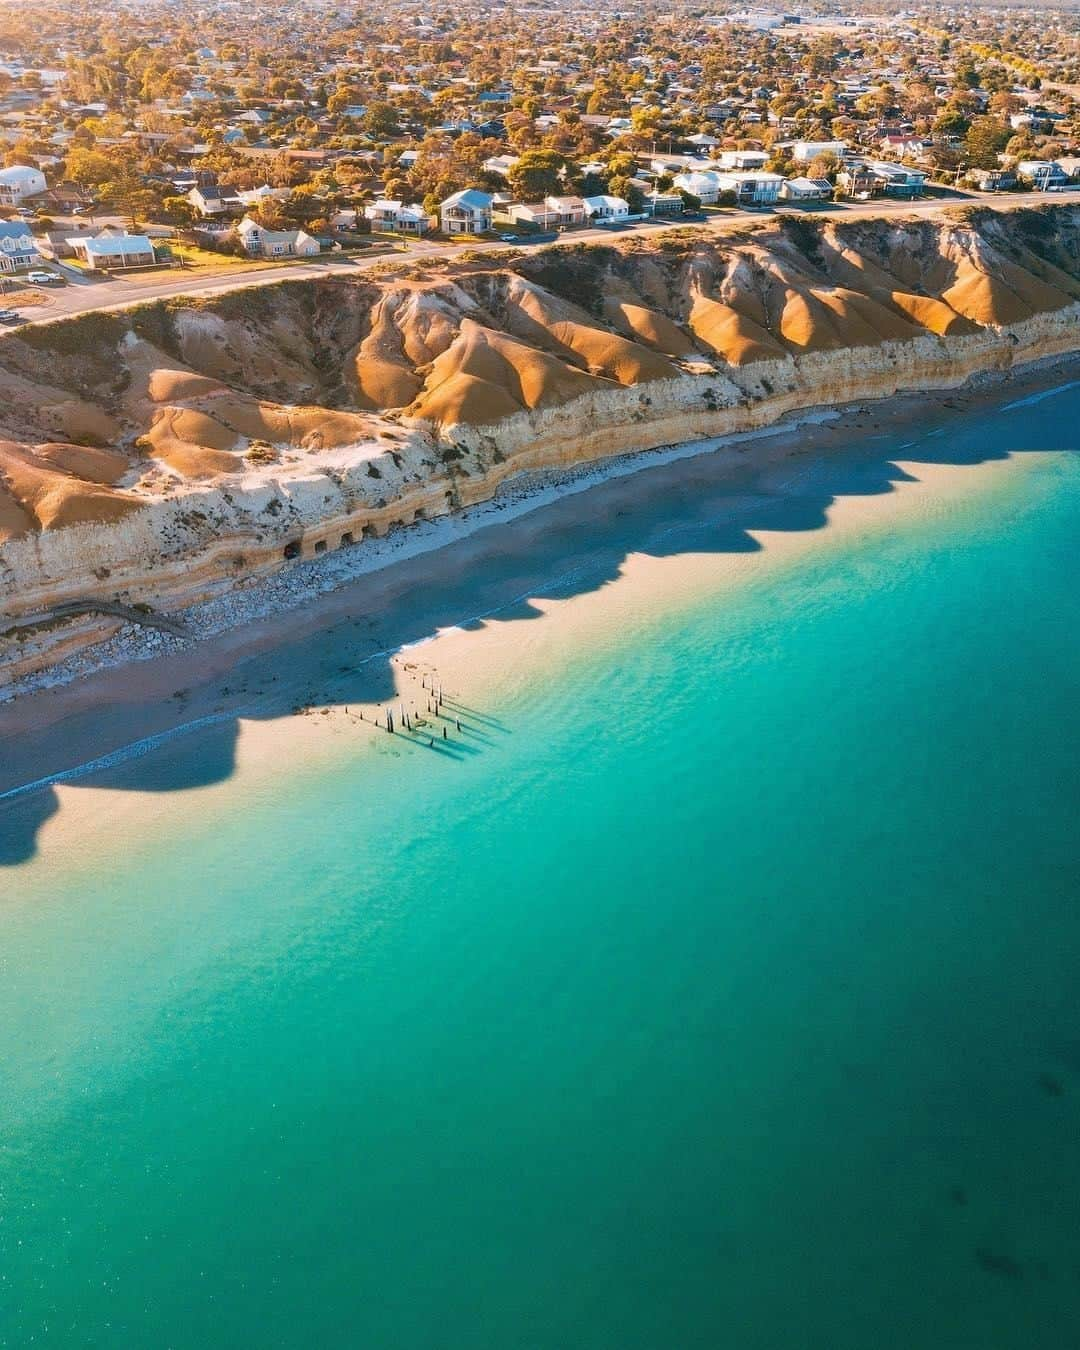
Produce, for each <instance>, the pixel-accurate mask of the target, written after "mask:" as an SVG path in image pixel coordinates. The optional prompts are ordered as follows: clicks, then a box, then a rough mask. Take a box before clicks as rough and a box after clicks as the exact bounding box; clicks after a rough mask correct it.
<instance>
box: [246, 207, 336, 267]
mask: <svg viewBox="0 0 1080 1350" xmlns="http://www.w3.org/2000/svg"><path fill="white" fill-rule="evenodd" d="M236 233H237V234H238V235H239V236H240V242H241V243H242V244H243V246H244V252H245V253H250V254H257V255H259V256H260V257H263V258H314V257H317V256H318V254H319V241H318V240H317V239H313V238H312V237H311V235H310V234H307V233H305V231H304V230H268V229H267V228H266V227H265V226H264V225H260V224H259V222H258V221H257V220H252V218H251V217H250V216H245V217H244V219H243V220H242V221H241V222H240V224H239V225H238V226H237V227H236Z"/></svg>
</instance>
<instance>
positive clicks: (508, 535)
mask: <svg viewBox="0 0 1080 1350" xmlns="http://www.w3.org/2000/svg"><path fill="white" fill-rule="evenodd" d="M942 405H943V406H945V407H949V406H955V405H954V404H951V403H950V402H948V401H944V400H943V401H942ZM1002 411H1004V410H998V412H997V413H996V414H994V416H995V417H996V418H997V422H996V423H995V422H991V420H990V419H989V418H988V417H986V416H985V414H984V413H983V411H982V410H980V412H979V414H978V415H977V416H976V417H975V418H974V419H973V420H972V421H970V422H962V421H960V420H959V419H957V418H955V416H953V417H950V419H949V424H948V425H947V426H945V427H944V434H943V426H942V424H941V422H940V421H939V423H938V425H937V427H936V429H931V430H930V431H929V434H928V433H927V424H926V422H923V423H922V424H921V427H920V429H919V433H918V434H919V436H920V439H918V440H917V441H914V442H912V441H905V438H904V436H903V435H896V434H892V432H893V431H894V430H895V428H890V433H889V434H887V435H883V434H882V433H881V431H880V430H877V428H879V427H880V426H881V425H882V424H886V423H887V414H886V413H885V411H884V410H882V411H881V412H876V411H875V412H872V413H871V414H870V417H869V422H868V423H866V422H864V423H863V424H862V430H863V431H864V432H865V434H866V436H867V437H868V438H869V439H870V444H869V447H867V446H865V445H864V446H863V447H862V448H861V449H859V450H857V451H856V450H852V449H851V448H850V447H849V448H845V449H841V448H840V447H841V444H842V442H841V436H846V431H847V429H846V428H845V427H844V426H842V425H838V426H837V427H836V430H835V431H834V432H833V433H832V434H833V435H835V436H836V440H837V443H838V448H837V451H836V453H835V457H834V458H830V457H828V451H827V446H826V448H825V449H824V450H823V452H822V453H818V451H817V449H816V448H815V452H814V454H813V456H812V457H809V458H803V457H799V456H797V455H793V456H792V457H790V458H788V459H786V460H782V461H778V462H776V461H774V462H773V463H772V464H771V465H770V466H769V467H768V469H766V470H762V471H758V472H755V471H754V470H753V469H752V468H751V467H750V463H749V461H750V456H749V455H748V466H747V469H746V470H745V471H744V472H741V473H737V474H733V472H732V469H731V465H730V461H725V460H723V459H722V458H720V457H718V456H710V455H704V456H700V457H698V458H694V459H688V460H682V461H678V462H674V463H668V464H662V465H657V466H655V467H652V468H648V469H644V470H642V471H640V472H639V473H636V474H634V475H632V476H629V477H624V478H618V479H613V480H609V481H607V482H606V483H603V484H601V485H599V486H597V487H595V488H590V489H589V490H588V493H587V499H588V508H589V509H583V505H582V503H583V500H585V498H583V497H582V496H581V495H580V494H579V495H577V496H574V497H567V498H563V499H561V500H559V501H557V502H555V503H553V504H551V505H549V506H545V507H543V508H540V509H538V510H536V511H534V512H532V513H531V514H529V515H528V516H525V517H523V518H521V519H519V520H518V521H516V522H512V523H507V524H498V525H492V526H489V527H487V528H486V529H484V530H483V531H481V532H480V533H479V534H476V535H473V536H472V538H471V539H469V540H465V541H463V542H462V543H460V544H453V545H449V546H448V547H446V548H444V549H441V550H439V551H438V552H437V553H432V554H427V555H425V556H423V557H420V558H416V559H413V560H410V561H408V562H404V563H401V564H399V565H398V566H397V567H396V568H395V569H394V575H393V576H392V577H391V574H390V573H389V572H384V573H381V574H373V576H379V577H380V578H381V580H380V582H379V587H380V589H379V603H378V609H377V613H376V616H375V617H370V614H371V605H370V594H368V593H367V588H368V585H369V583H370V582H371V581H372V579H373V577H367V578H360V579H358V580H357V581H356V582H354V583H351V584H350V588H349V591H348V595H349V603H350V605H351V606H352V613H353V614H362V615H365V617H362V618H351V619H347V620H345V621H341V620H340V618H338V617H334V618H333V619H328V620H327V624H326V626H325V627H324V628H322V629H321V630H320V631H318V632H317V633H316V634H312V635H309V636H307V637H305V638H304V639H303V640H301V641H298V642H292V643H289V644H286V645H282V646H280V647H278V648H276V649H275V650H273V651H271V652H268V653H262V654H260V655H257V656H253V657H251V658H249V659H246V660H244V661H243V662H242V663H241V664H238V665H237V666H235V667H234V668H233V669H232V670H231V671H230V672H229V673H228V675H226V676H224V677H222V678H218V679H217V680H214V681H211V682H210V683H209V684H207V685H206V686H205V687H203V688H200V689H192V690H184V691H177V692H176V693H175V694H174V695H173V697H172V698H171V699H169V698H166V699H164V700H162V701H160V702H158V703H155V704H154V705H153V706H152V707H150V706H148V705H140V706H139V707H137V708H121V709H111V708H105V709H101V708H97V709H92V710H87V711H85V712H81V713H79V714H77V715H75V716H73V717H71V718H69V719H68V720H67V721H65V722H64V723H63V724H62V729H63V732H64V741H63V743H64V746H65V751H64V753H65V754H66V755H67V756H68V762H67V763H66V764H64V763H59V764H57V763H56V759H57V750H56V746H57V736H56V729H55V728H53V729H52V730H51V732H45V733H26V734H25V735H19V734H18V733H17V732H16V734H14V735H12V736H9V737H8V738H7V742H6V744H5V753H4V756H3V760H2V762H0V865H8V866H11V865H15V864H18V863H21V862H24V861H26V860H27V859H29V858H31V857H33V856H34V854H35V852H36V848H37V843H36V840H37V835H38V832H39V830H40V829H41V828H42V826H43V825H44V824H45V823H46V822H47V821H48V820H49V819H50V818H51V817H52V816H53V815H54V814H55V813H56V812H57V811H58V810H59V798H58V795H57V793H56V791H55V786H54V784H55V783H56V781H58V779H60V780H63V779H64V778H65V777H66V775H67V774H68V773H70V775H71V776H70V778H69V779H68V781H71V782H72V783H75V784H77V785H79V786H83V787H87V788H91V789H92V788H94V787H96V786H99V785H100V786H108V787H110V788H122V789H125V790H129V791H138V792H179V791H183V790H185V789H190V788H197V787H202V786H205V785H207V784H211V783H218V782H221V781H223V780H225V779H227V778H228V777H230V776H231V775H232V773H233V772H234V770H235V748H236V742H237V737H238V729H239V718H240V717H241V716H242V717H243V718H245V719H248V720H251V719H260V720H268V721H273V720H276V719H280V718H283V717H289V716H294V715H295V714H296V710H297V707H298V706H300V707H307V706H316V707H320V708H321V707H326V706H329V707H332V708H335V709H336V710H339V711H340V712H342V713H343V712H344V709H345V708H347V707H351V705H371V704H384V705H392V706H396V704H397V701H398V698H399V696H400V695H399V692H398V689H397V685H396V679H397V677H398V676H399V675H400V671H401V662H402V660H403V659H405V658H404V657H403V656H402V655H401V652H402V649H403V648H407V647H408V646H409V645H410V644H413V643H417V642H419V641H422V640H423V639H424V638H426V637H429V636H431V635H433V634H434V633H436V632H437V631H438V630H439V629H443V628H447V627H454V626H457V627H462V628H481V627H484V626H487V625H489V624H493V623H500V624H506V623H521V622H526V621H531V620H534V619H538V618H541V617H542V615H543V611H542V610H541V609H540V608H538V607H537V605H536V603H535V601H537V600H544V599H550V598H566V597H569V596H573V595H578V594H582V593H585V592H589V591H596V590H599V589H600V588H601V587H603V586H606V585H607V584H609V583H610V582H612V581H614V580H615V579H616V578H617V577H618V576H619V573H620V571H621V569H622V567H623V564H624V562H625V559H626V557H627V555H628V554H629V553H631V552H637V553H645V554H648V555H652V556H654V557H666V556H673V555H677V554H680V553H687V552H694V553H732V554H734V553H744V554H745V553H751V552H755V551H757V550H759V549H760V548H761V545H760V544H759V543H758V542H757V540H756V539H755V538H754V537H753V533H752V532H754V531H816V530H821V529H823V528H824V527H825V526H826V524H827V520H828V510H829V508H830V506H831V505H832V504H833V503H834V502H835V501H836V500H837V498H839V497H843V496H847V495H856V496H870V495H874V494H881V493H889V492H892V491H893V490H894V488H895V485H896V484H897V483H899V482H902V481H911V480H912V475H911V474H909V473H907V472H905V470H903V469H902V468H901V467H900V466H899V464H898V463H897V460H903V461H905V462H907V463H916V464H918V463H924V464H940V465H945V464H947V465H976V464H979V463H984V462H986V461H989V460H1000V459H1004V458H1007V457H1008V455H1009V453H1011V452H1012V451H1011V450H1007V449H1006V448H1005V446H1006V444H1011V445H1015V443H1016V441H1017V440H1018V439H1019V437H1020V435H1021V434H1022V433H1023V430H1024V427H1025V426H1026V422H1025V416H1029V415H1030V414H1029V413H1027V412H1026V410H1020V409H1018V410H1017V412H1016V413H1013V414H1011V415H1010V416H1008V417H1007V418H1002V417H1001V412H1002ZM991 427H993V428H994V431H993V434H989V431H988V429H989V428H991ZM817 434H818V438H819V440H820V439H821V438H823V437H824V439H826V441H827V439H828V435H829V433H828V432H827V431H821V432H819V433H817ZM909 434H910V432H909ZM590 511H591V514H590ZM478 548H480V550H481V551H480V552H478ZM354 598H355V605H353V604H352V602H353V599H354ZM315 639H317V640H315ZM395 657H397V660H396V662H395ZM406 657H407V653H406ZM452 694H453V691H450V692H448V693H447V695H446V704H445V707H444V718H443V720H442V721H441V722H432V724H431V725H430V726H428V727H426V728H421V729H419V730H418V731H416V732H415V733H409V734H406V735H401V736H399V739H400V740H401V741H408V742H409V744H410V749H411V751H414V752H415V753H417V754H430V755H433V756H437V757H438V758H439V759H440V760H453V761H458V762H462V761H465V760H467V759H468V758H469V757H471V756H474V755H477V754H482V753H483V752H484V750H485V749H486V748H487V747H488V746H490V745H491V744H492V742H493V741H494V740H496V739H497V738H499V737H501V736H503V735H506V734H509V733H508V729H507V728H506V727H505V726H503V725H502V723H501V722H500V721H499V719H498V718H497V717H495V716H493V715H492V714H491V713H490V712H488V711H486V710H484V709H479V708H473V707H468V706H466V705H465V704H462V703H460V702H457V701H456V700H455V699H454V698H453V696H452ZM384 715H385V714H384ZM356 720H357V721H358V720H359V719H358V718H357V719H356ZM103 723H104V728H103ZM459 723H460V727H459V725H458V724H459ZM444 724H445V725H448V726H449V729H450V730H449V735H448V738H447V739H446V740H444V739H443V736H442V726H443V725H444ZM369 726H370V721H369ZM367 734H375V733H374V732H371V731H369V732H368V733H367ZM43 738H44V739H43ZM166 747H167V749H166ZM87 751H89V753H85V752H87ZM88 759H89V761H90V765H89V768H88V765H87V762H86V761H87V760H88ZM42 765H48V768H49V770H50V771H52V772H50V777H49V779H48V780H47V781H45V782H42V783H40V785H39V786H36V787H34V788H33V789H32V790H29V791H21V790H20V789H22V788H24V787H25V786H26V785H28V784H31V783H33V782H34V780H35V779H36V778H39V777H40V775H41V774H42V772H43V770H42V767H41V766H42ZM57 771H58V772H57ZM13 789H14V791H13ZM5 793H6V794H7V795H6V796H4V795H3V794H5Z"/></svg>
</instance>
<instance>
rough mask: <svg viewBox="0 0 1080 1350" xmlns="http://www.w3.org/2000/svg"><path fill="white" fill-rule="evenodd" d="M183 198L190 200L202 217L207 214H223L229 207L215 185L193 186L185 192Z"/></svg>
mask: <svg viewBox="0 0 1080 1350" xmlns="http://www.w3.org/2000/svg"><path fill="white" fill-rule="evenodd" d="M185 200H186V201H188V202H190V203H191V205H192V206H193V207H194V208H195V210H196V211H198V213H199V215H200V216H202V217H203V218H204V219H205V218H206V217H207V216H223V215H225V213H226V212H227V211H228V209H229V207H228V204H227V203H226V201H225V198H224V197H223V196H222V195H221V189H220V188H217V187H193V188H192V189H191V191H190V192H188V193H187V194H186V196H185Z"/></svg>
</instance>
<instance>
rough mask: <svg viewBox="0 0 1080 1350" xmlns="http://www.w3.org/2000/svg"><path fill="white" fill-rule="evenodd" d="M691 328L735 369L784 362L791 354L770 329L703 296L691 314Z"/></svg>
mask: <svg viewBox="0 0 1080 1350" xmlns="http://www.w3.org/2000/svg"><path fill="white" fill-rule="evenodd" d="M690 328H691V330H692V331H693V333H694V335H695V337H697V338H698V339H699V341H701V342H702V343H704V344H705V346H706V347H709V348H711V349H712V351H714V352H715V353H716V354H717V355H718V356H722V357H723V358H724V360H725V361H727V362H728V363H729V364H730V365H733V366H748V365H750V364H751V363H752V362H754V361H776V360H782V359H783V358H784V357H785V356H786V355H787V352H786V351H785V350H784V348H783V347H782V346H781V344H780V343H779V342H777V341H776V339H775V338H774V337H773V336H772V334H771V333H770V332H768V330H767V329H765V328H763V327H762V326H761V324H759V323H757V322H756V321H755V320H754V319H752V318H750V316H749V315H747V314H743V313H741V312H740V311H739V310H737V309H735V308H734V306H732V305H725V304H723V303H722V302H721V301H719V300H710V299H709V298H708V296H704V295H699V296H698V298H697V299H696V300H695V301H694V306H693V309H691V311H690Z"/></svg>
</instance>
